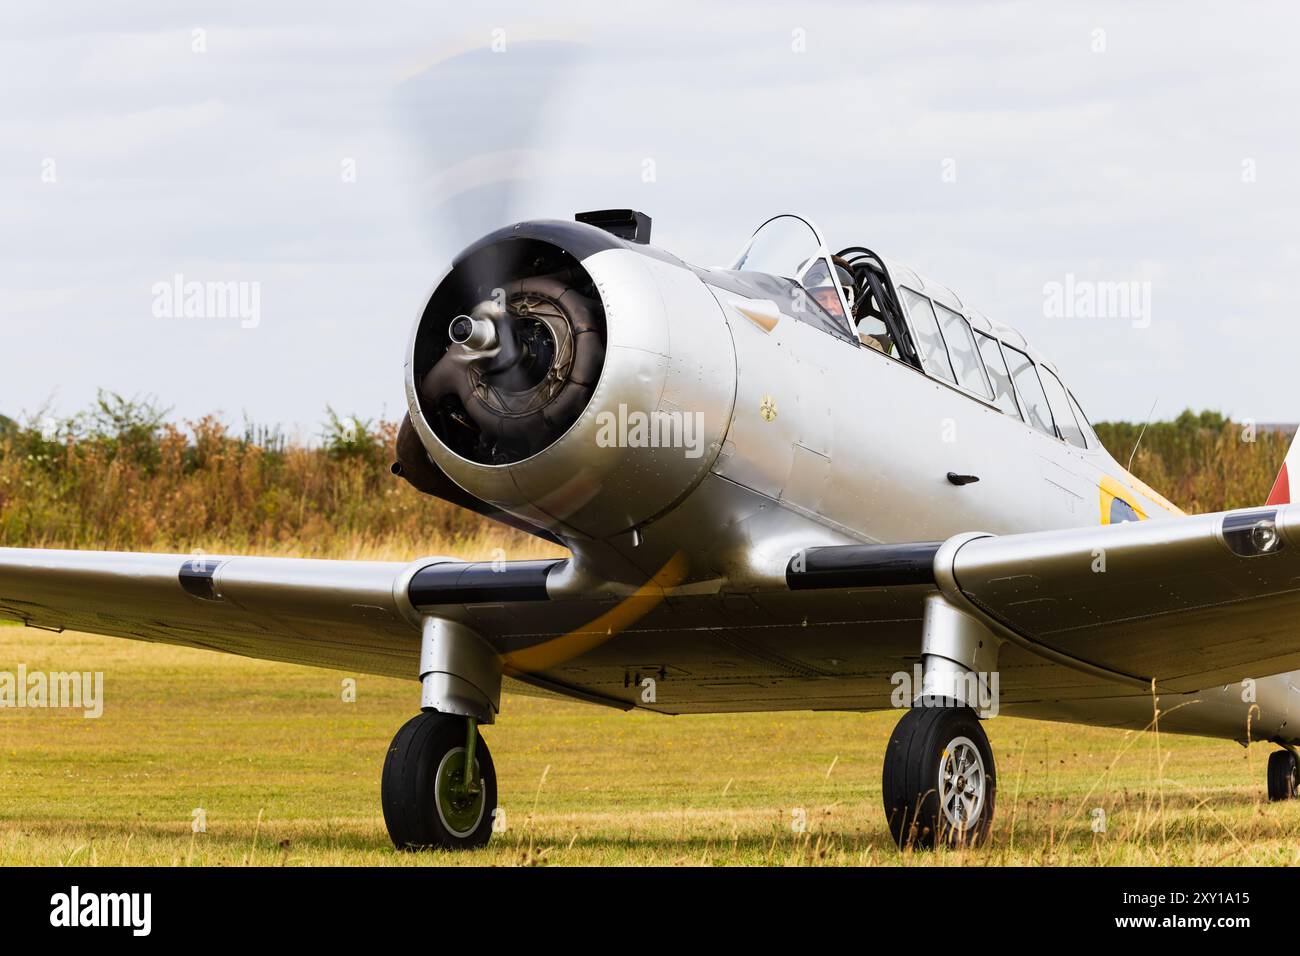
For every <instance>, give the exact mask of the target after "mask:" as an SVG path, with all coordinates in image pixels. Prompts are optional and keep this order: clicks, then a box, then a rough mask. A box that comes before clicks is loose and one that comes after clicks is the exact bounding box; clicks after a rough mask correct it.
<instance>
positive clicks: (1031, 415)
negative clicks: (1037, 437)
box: [1002, 344, 1057, 438]
mask: <svg viewBox="0 0 1300 956" xmlns="http://www.w3.org/2000/svg"><path fill="white" fill-rule="evenodd" d="M1002 348H1003V351H1004V353H1005V354H1006V357H1007V363H1008V365H1009V366H1010V367H1011V380H1012V381H1014V382H1015V383H1016V391H1018V392H1019V393H1020V397H1021V398H1022V399H1023V400H1024V407H1025V416H1026V418H1027V419H1028V421H1029V424H1031V425H1033V426H1034V427H1035V428H1037V429H1038V430H1039V431H1040V432H1042V433H1043V434H1044V435H1051V436H1052V437H1053V438H1055V437H1057V436H1056V427H1055V424H1054V423H1053V421H1052V410H1051V408H1050V407H1049V406H1048V404H1047V394H1046V393H1045V392H1044V391H1043V383H1042V382H1040V381H1039V379H1038V372H1037V371H1036V370H1035V369H1034V363H1033V360H1032V359H1030V357H1029V356H1028V355H1026V354H1025V353H1024V352H1022V351H1020V350H1019V349H1015V348H1012V347H1011V346H1010V345H1006V344H1004V345H1003V346H1002Z"/></svg>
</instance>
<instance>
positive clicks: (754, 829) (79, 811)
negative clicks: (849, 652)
mask: <svg viewBox="0 0 1300 956" xmlns="http://www.w3.org/2000/svg"><path fill="white" fill-rule="evenodd" d="M20 663H23V664H26V665H27V668H28V670H29V671H32V670H47V671H48V670H71V669H78V670H92V671H103V672H104V674H105V678H104V680H105V698H106V703H105V710H104V716H103V717H102V718H100V719H98V720H87V719H84V718H83V717H81V716H80V714H79V713H72V712H64V711H49V710H12V709H9V710H0V864H6V865H14V864H38V865H54V864H60V863H65V864H66V863H88V864H100V865H121V864H147V865H187V864H193V865H244V864H287V865H304V864H364V865H443V864H452V865H463V864H486V865H516V864H536V863H543V864H601V865H604V864H616V865H617V864H706V865H716V864H759V865H765V864H766V865H772V864H775V865H800V864H885V865H897V864H903V865H918V864H924V865H947V864H966V865H984V864H1007V863H1009V864H1028V865H1040V864H1051V865H1061V864H1094V863H1104V864H1168V865H1210V864H1276V863H1297V862H1300V849H1298V848H1300V839H1298V838H1300V801H1295V802H1293V803H1288V804H1269V803H1267V802H1266V801H1265V799H1264V762H1265V760H1266V759H1267V752H1268V748H1267V747H1266V746H1264V745H1261V746H1256V747H1253V748H1251V749H1250V750H1249V751H1246V750H1243V749H1242V748H1240V747H1238V746H1237V745H1235V744H1231V743H1226V742H1222V741H1211V740H1202V739H1198V738H1178V737H1172V736H1170V735H1162V736H1161V737H1160V738H1159V751H1158V753H1159V759H1157V749H1156V737H1155V735H1154V734H1149V733H1148V734H1129V733H1125V732H1120V731H1108V730H1097V729H1090V728H1085V727H1074V726H1069V725H1057V724H1044V723H1036V722H1032V721H1021V720H1014V719H1011V718H998V719H996V720H993V721H991V722H990V723H989V724H988V725H987V727H988V731H989V735H990V737H991V738H992V741H993V745H994V748H995V752H996V754H997V759H998V767H999V772H1000V777H1001V780H1000V787H999V792H998V813H997V820H996V825H995V831H994V835H993V839H992V841H991V845H990V846H988V847H986V848H985V849H983V850H979V851H962V852H941V853H933V854H912V853H905V854H900V853H899V852H898V851H897V850H895V849H894V848H893V845H892V843H891V842H890V840H889V837H888V834H887V833H886V831H885V827H884V821H883V813H882V811H881V807H880V762H881V757H882V753H883V750H884V746H885V741H886V740H887V738H888V735H889V731H890V729H891V728H892V726H893V724H894V722H895V721H896V720H897V714H892V713H885V714H805V713H794V714H746V715H717V716H698V717H661V716H657V715H654V714H642V713H633V714H621V713H618V712H614V711H607V710H603V709H600V708H593V707H589V706H586V705H582V704H569V703H563V702H554V701H542V700H533V699H529V698H507V699H506V701H505V704H504V714H503V716H502V719H501V720H500V722H499V723H498V724H497V725H495V726H493V727H489V728H487V729H486V730H485V737H486V739H487V740H488V743H489V745H490V746H491V748H492V753H493V756H494V759H495V761H496V766H497V771H498V780H499V786H500V804H501V806H502V807H503V808H504V809H505V812H506V823H507V829H506V831H505V832H504V833H502V834H499V835H498V836H497V837H496V838H495V839H494V841H493V843H492V845H491V846H489V847H488V848H487V849H486V850H483V851H479V852H474V853H461V854H419V855H410V854H398V853H395V852H394V851H393V850H392V849H391V848H390V846H389V843H388V838H387V835H386V834H385V832H384V825H383V820H382V817H381V815H380V810H379V772H380V766H381V763H382V760H383V754H384V751H385V748H386V747H387V744H388V741H389V740H390V739H391V737H392V735H393V733H394V732H395V731H396V729H397V727H398V726H399V725H400V724H401V723H402V721H404V720H406V719H407V718H408V717H409V716H410V715H411V714H412V713H413V711H414V707H415V701H416V699H417V697H418V688H417V685H416V684H415V682H414V681H411V682H403V681H394V680H388V679H382V678H374V677H366V676H361V675H358V676H357V690H358V694H357V700H356V702H355V703H344V702H343V700H342V699H341V696H342V695H341V693H340V690H341V681H342V679H343V678H345V677H347V676H348V675H346V674H343V673H340V672H334V671H325V670H317V669H312V668H304V667H290V666H286V665H280V664H270V663H265V662H260V661H250V660H244V659H241V658H235V657H226V656H222V655H217V654H213V653H208V652H203V651H193V650H187V649H181V648H172V647H163V646H157V645H150V644H140V643H135V642H129V641H121V640H115V639H112V638H101V637H92V636H86V635H80V634H62V635H56V634H50V633H46V632H41V631H35V630H25V629H22V628H17V627H9V626H2V625H0V670H16V669H17V667H18V665H19V664H20ZM199 807H201V808H203V810H204V812H205V814H206V819H207V831H206V832H204V833H194V832H192V830H191V813H192V811H193V810H194V809H195V808H199ZM1094 808H1102V809H1104V810H1105V812H1106V815H1107V827H1106V830H1107V832H1106V833H1105V834H1095V833H1093V832H1092V828H1091V823H1092V814H1093V811H1094ZM796 812H798V813H802V814H803V815H804V816H805V817H806V820H807V827H806V830H805V831H804V832H803V833H799V832H796V830H795V828H794V827H793V826H792V823H793V822H794V820H795V816H794V813H796Z"/></svg>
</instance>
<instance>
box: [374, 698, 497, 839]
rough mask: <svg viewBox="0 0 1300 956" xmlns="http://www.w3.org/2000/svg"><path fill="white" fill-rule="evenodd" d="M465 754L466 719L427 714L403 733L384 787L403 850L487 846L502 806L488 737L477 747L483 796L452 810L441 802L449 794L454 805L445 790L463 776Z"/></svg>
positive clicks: (387, 820) (387, 765)
mask: <svg viewBox="0 0 1300 956" xmlns="http://www.w3.org/2000/svg"><path fill="white" fill-rule="evenodd" d="M464 753H465V718H464V717H456V716H454V715H451V714H439V713H434V712H429V713H422V714H418V715H416V716H415V717H412V718H411V719H410V720H408V721H407V722H406V723H405V724H403V725H402V729H401V730H399V731H398V732H397V736H395V737H394V738H393V742H392V744H391V745H389V748H388V756H387V757H385V758H384V774H383V780H382V784H381V793H382V802H383V806H384V824H385V825H386V826H387V827H388V836H389V837H390V838H391V839H392V841H393V846H395V847H397V849H399V850H428V849H437V850H469V849H474V848H477V847H481V846H486V845H487V842H488V839H489V838H490V837H491V836H492V820H493V814H494V812H495V810H496V806H497V773H496V768H495V767H493V766H492V754H491V753H490V752H489V751H488V747H487V743H486V742H485V741H484V740H483V737H482V735H480V736H479V738H478V742H477V743H476V744H475V746H474V762H475V763H476V764H477V765H478V778H479V787H480V793H479V794H478V795H475V796H465V797H463V799H457V800H455V801H454V802H448V803H447V804H444V803H443V802H442V801H440V799H439V794H443V795H444V796H446V798H447V800H448V801H452V797H451V796H450V795H448V794H447V791H446V789H445V788H446V787H447V785H448V784H449V782H450V781H453V780H455V779H456V776H455V775H456V774H457V773H458V772H463V768H464V765H465V760H464ZM457 754H459V755H460V761H459V763H457V762H456V755H457ZM440 773H441V774H442V778H443V779H442V785H443V787H442V788H441V789H440V787H439V774H440ZM480 797H481V800H480V799H479V798H480ZM458 824H459V825H458Z"/></svg>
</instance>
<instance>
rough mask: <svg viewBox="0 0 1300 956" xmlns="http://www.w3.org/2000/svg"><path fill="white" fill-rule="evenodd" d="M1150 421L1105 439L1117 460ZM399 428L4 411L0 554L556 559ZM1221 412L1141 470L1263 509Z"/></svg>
mask: <svg viewBox="0 0 1300 956" xmlns="http://www.w3.org/2000/svg"><path fill="white" fill-rule="evenodd" d="M1140 432H1141V426H1140V425H1135V424H1131V423H1127V422H1108V423H1102V424H1100V425H1098V426H1097V433H1098V435H1099V436H1100V438H1101V440H1102V441H1103V443H1105V445H1106V446H1107V447H1108V448H1109V449H1110V450H1111V452H1112V453H1113V454H1114V455H1115V457H1116V458H1118V459H1119V461H1120V462H1121V463H1125V462H1127V461H1128V459H1129V456H1130V454H1131V453H1132V449H1133V447H1134V445H1135V444H1136V443H1137V439H1138V435H1139V433H1140ZM396 434H397V427H396V425H395V424H394V423H392V422H370V421H358V420H356V419H353V418H345V417H341V416H339V415H337V414H335V413H334V412H333V410H327V418H326V421H325V422H324V424H323V427H322V433H321V436H320V441H319V443H313V444H310V445H306V444H302V443H298V442H294V441H290V440H288V439H287V438H286V437H285V436H284V435H283V433H282V432H281V431H280V430H278V429H275V428H266V427H258V426H254V425H246V426H245V428H244V429H243V430H242V432H240V433H235V432H233V431H232V430H231V429H230V427H229V426H227V425H226V424H225V423H223V422H222V421H220V420H219V419H217V418H215V417H208V418H203V419H200V420H198V421H191V422H184V423H181V424H177V423H174V422H172V421H170V420H169V416H168V413H167V410H166V409H163V408H161V407H159V406H158V405H157V404H156V403H154V402H151V401H135V400H128V399H124V398H122V397H120V396H117V395H112V394H109V393H103V394H101V395H100V396H99V399H98V401H97V402H96V403H95V404H94V405H93V406H92V407H91V408H89V409H87V410H86V411H84V412H82V413H81V414H79V415H75V416H73V417H71V418H64V419H60V420H52V419H50V418H49V417H48V416H44V415H39V414H38V415H35V416H32V419H31V420H30V421H28V422H26V423H22V424H20V423H17V422H14V421H12V420H9V419H5V418H3V417H0V546H9V547H58V548H92V549H95V548H103V549H109V550H146V551H173V552H179V553H184V554H188V553H191V552H193V551H196V550H201V551H204V552H207V553H210V554H218V553H222V552H245V553H263V554H266V553H270V554H296V555H314V556H320V557H393V558H401V557H410V556H415V555H418V554H428V553H440V552H443V551H450V552H452V553H461V554H465V553H487V552H490V551H492V550H493V549H495V548H498V547H499V548H503V549H504V550H505V551H506V553H507V554H509V555H510V556H511V557H530V556H535V555H541V554H553V553H557V551H556V549H554V548H553V547H551V546H549V545H547V544H546V543H544V542H541V541H538V540H537V539H534V538H532V537H530V536H527V535H523V534H520V533H518V532H515V531H512V530H510V529H506V528H502V527H500V526H498V525H496V524H494V523H492V522H489V521H486V520H485V519H482V518H479V517H478V516H477V515H474V514H471V513H470V512H467V511H465V510H463V509H460V508H457V507H455V506H454V505H450V504H448V503H446V502H443V501H439V500H436V499H433V498H428V497H425V496H422V495H420V494H419V493H417V492H416V491H415V490H414V489H412V488H411V487H410V486H409V485H407V484H406V483H405V482H403V481H401V480H399V479H397V478H394V477H393V476H392V475H391V474H390V473H389V470H388V465H389V463H390V462H391V461H392V460H393V445H394V441H395V439H396ZM1286 444H1287V439H1286V437H1284V436H1283V435H1281V434H1279V433H1277V432H1274V431H1260V432H1258V434H1252V433H1251V432H1250V431H1249V430H1248V429H1246V428H1245V427H1244V426H1242V425H1238V424H1234V423H1232V422H1229V421H1227V420H1226V419H1224V418H1223V417H1222V416H1221V415H1218V414H1216V413H1212V412H1202V413H1200V414H1194V413H1192V412H1190V411H1188V412H1184V413H1183V414H1182V415H1181V416H1179V417H1178V418H1177V419H1176V420H1174V421H1172V422H1158V423H1155V424H1153V425H1151V426H1150V427H1149V428H1147V430H1146V432H1145V434H1144V435H1143V436H1142V441H1141V444H1140V446H1139V448H1138V451H1137V454H1136V456H1134V462H1133V471H1134V472H1135V473H1136V474H1137V475H1138V476H1139V477H1141V478H1142V479H1143V480H1145V481H1146V482H1147V483H1148V484H1150V485H1152V486H1153V487H1154V488H1156V489H1157V490H1159V491H1161V492H1162V493H1164V494H1165V495H1166V496H1168V497H1169V498H1170V499H1172V500H1173V501H1175V502H1176V503H1178V504H1179V505H1181V506H1183V507H1184V508H1186V509H1187V510H1189V511H1215V510H1221V509H1223V508H1229V507H1243V506H1249V505H1257V504H1260V503H1262V502H1263V501H1264V500H1265V498H1266V497H1267V495H1268V491H1269V488H1270V486H1271V483H1272V481H1273V478H1274V476H1275V475H1276V473H1277V470H1278V467H1279V465H1280V463H1281V461H1282V458H1283V456H1284V454H1285V451H1286Z"/></svg>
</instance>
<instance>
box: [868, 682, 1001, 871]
mask: <svg viewBox="0 0 1300 956" xmlns="http://www.w3.org/2000/svg"><path fill="white" fill-rule="evenodd" d="M882 789H883V792H884V798H885V818H886V819H887V820H888V821H889V832H890V833H891V834H892V835H893V837H894V841H895V842H896V843H897V844H898V845H899V847H900V848H902V847H908V846H911V847H915V848H918V849H920V848H929V847H933V846H934V845H935V844H936V843H946V844H949V845H966V846H977V845H978V844H980V843H982V842H984V839H985V837H987V836H988V832H989V827H990V826H991V825H992V823H993V801H994V796H995V794H996V791H997V771H996V769H995V768H994V765H993V749H992V748H991V747H990V746H989V739H988V737H987V736H986V735H985V733H984V728H983V727H981V726H980V721H979V718H978V717H976V716H975V712H974V711H973V710H971V709H970V708H969V707H960V706H956V705H948V706H942V707H916V708H913V709H912V710H909V711H908V712H907V713H906V714H904V715H903V719H902V720H900V721H899V722H898V725H897V726H896V727H895V728H894V732H893V734H892V735H890V738H889V745H888V747H887V748H886V750H885V772H884V780H883V784H882Z"/></svg>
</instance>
